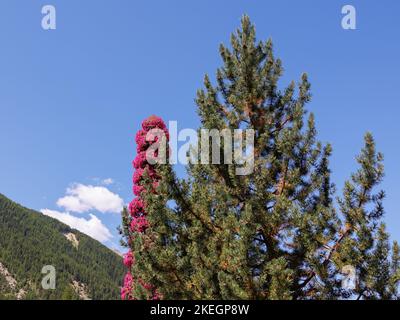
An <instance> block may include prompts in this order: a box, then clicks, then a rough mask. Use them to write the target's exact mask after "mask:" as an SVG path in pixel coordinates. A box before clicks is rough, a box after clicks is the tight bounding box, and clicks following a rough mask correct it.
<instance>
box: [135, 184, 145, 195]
mask: <svg viewBox="0 0 400 320" xmlns="http://www.w3.org/2000/svg"><path fill="white" fill-rule="evenodd" d="M143 191H144V187H143V186H138V185H134V186H133V194H134V195H135V196H140V195H141V194H142V192H143Z"/></svg>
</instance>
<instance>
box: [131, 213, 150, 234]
mask: <svg viewBox="0 0 400 320" xmlns="http://www.w3.org/2000/svg"><path fill="white" fill-rule="evenodd" d="M148 227H149V222H148V221H147V219H146V217H145V216H141V217H133V219H132V221H131V231H132V232H144V231H146V229H147V228H148Z"/></svg>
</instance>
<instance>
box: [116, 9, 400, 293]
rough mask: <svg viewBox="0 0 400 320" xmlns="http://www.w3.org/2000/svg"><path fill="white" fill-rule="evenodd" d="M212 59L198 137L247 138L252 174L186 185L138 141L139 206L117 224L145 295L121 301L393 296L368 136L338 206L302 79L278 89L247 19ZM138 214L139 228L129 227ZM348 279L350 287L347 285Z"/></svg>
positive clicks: (204, 169)
mask: <svg viewBox="0 0 400 320" xmlns="http://www.w3.org/2000/svg"><path fill="white" fill-rule="evenodd" d="M220 54H221V58H222V62H223V64H222V67H220V68H219V69H218V70H217V72H216V84H215V85H214V84H212V81H211V80H210V78H209V77H208V76H206V77H205V79H204V87H205V88H204V89H202V90H199V91H198V93H197V98H196V103H197V106H198V114H199V116H200V120H201V128H202V129H210V130H211V129H217V130H220V131H221V130H224V129H229V130H234V129H238V128H241V129H252V130H254V132H255V136H254V148H253V150H252V151H253V152H254V170H253V172H252V173H251V174H248V175H237V174H236V170H235V169H236V168H237V167H238V166H239V164H234V163H231V164H189V165H188V167H187V178H186V179H178V178H177V177H176V176H175V174H174V172H173V170H172V168H171V166H170V165H168V164H165V163H164V164H157V165H154V166H150V167H149V166H148V165H147V164H146V160H145V159H144V158H143V156H144V155H143V154H142V153H141V152H143V150H144V149H142V148H143V146H144V144H143V143H142V140H141V137H142V133H143V132H142V133H139V138H138V139H137V142H138V155H137V158H136V160H135V163H134V164H135V168H136V173H137V172H139V173H137V174H135V176H137V175H138V176H139V178H137V179H135V183H136V189H135V193H136V194H137V195H138V196H139V197H140V198H139V199H138V200H134V202H132V204H131V206H130V208H129V212H130V214H129V212H128V210H125V211H124V213H123V225H124V231H125V232H124V233H125V236H126V238H127V239H128V241H127V244H128V245H129V246H130V247H131V248H132V253H129V256H128V257H127V258H126V261H129V263H126V264H127V265H128V266H129V267H130V268H131V274H132V276H133V277H135V279H140V282H142V283H147V284H149V285H148V286H149V287H148V288H151V290H147V289H146V288H145V287H146V286H143V285H141V286H135V288H134V289H133V290H128V291H127V292H128V293H127V295H129V296H132V297H135V298H147V299H148V298H152V297H153V296H154V291H153V288H157V297H160V296H161V297H163V298H166V299H338V298H348V297H353V298H357V299H394V298H398V297H399V296H398V289H397V287H398V281H399V263H400V256H399V248H398V245H397V244H396V243H395V244H393V245H391V244H390V243H389V240H388V235H387V233H386V231H385V226H384V225H383V224H382V222H381V218H382V215H383V213H384V210H383V205H382V201H383V199H384V192H383V191H376V189H377V187H378V185H379V183H380V182H381V180H382V177H383V165H382V160H383V159H382V155H381V154H380V153H379V152H377V151H376V149H375V142H374V140H373V137H372V135H371V134H369V133H368V134H366V136H365V146H364V148H363V149H362V151H361V153H360V155H359V156H358V157H357V162H358V165H359V169H358V171H357V172H355V173H354V174H353V175H352V176H351V179H350V180H349V181H348V182H346V184H345V186H344V190H343V195H342V196H341V197H340V198H339V199H338V201H337V202H336V201H335V200H334V196H335V195H334V185H333V183H332V182H331V179H330V174H331V172H330V169H329V157H330V155H331V151H332V150H331V146H330V145H329V144H327V145H323V144H322V143H320V142H319V141H318V140H317V138H316V129H315V125H314V116H313V114H308V113H307V111H306V109H305V106H306V104H307V103H308V102H309V101H310V99H311V94H310V83H309V82H308V79H307V75H306V74H303V75H302V77H301V80H300V81H299V82H298V83H297V84H296V83H295V82H291V83H290V84H289V85H288V87H286V88H283V89H280V88H278V80H279V78H280V77H281V76H282V65H281V61H280V60H279V59H277V58H275V56H274V54H273V48H272V42H271V41H266V42H261V41H257V40H256V36H255V28H254V26H253V25H252V24H251V22H250V20H249V18H248V17H247V16H244V17H243V19H242V25H241V28H239V29H238V30H237V31H236V32H235V33H234V34H233V35H232V37H231V47H230V48H228V47H225V46H224V45H221V47H220ZM153 120H154V118H153ZM153 120H152V121H153ZM152 121H150V122H147V123H151V126H153V122H152ZM156 122H157V123H158V124H157V126H159V128H160V129H162V130H165V132H167V131H166V128H165V125H164V124H163V123H162V122H161V120H157V121H156ZM143 129H144V130H145V126H144V128H143ZM219 147H220V148H221V155H222V154H223V147H224V146H223V143H221V144H220V145H219ZM210 148H211V146H210ZM210 152H211V151H210ZM155 177H156V178H155ZM154 179H156V181H157V183H156V185H154ZM138 190H146V191H145V192H142V191H138ZM144 204H145V205H144ZM138 207H140V208H141V209H140V210H139V211H141V212H142V213H143V211H145V215H144V217H145V218H143V220H140V219H142V217H143V216H142V215H140V216H139V217H136V218H135V217H134V218H133V219H136V220H132V215H133V216H135V213H136V212H137V209H136V208H138ZM144 207H145V209H144V210H143V208H144ZM139 220H140V221H139ZM133 221H137V222H136V223H135V222H133ZM131 255H132V256H131ZM132 261H135V263H134V264H132ZM348 270H353V271H352V272H353V273H354V274H353V275H355V277H354V279H352V285H350V286H346V285H343V283H344V282H343V281H344V280H345V278H346V276H348V275H346V274H347V273H348V272H349V271H348ZM132 276H129V279H128V281H127V282H128V287H129V286H131V282H132ZM138 287H139V288H138ZM143 288H144V289H143Z"/></svg>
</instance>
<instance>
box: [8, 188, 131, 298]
mask: <svg viewBox="0 0 400 320" xmlns="http://www.w3.org/2000/svg"><path fill="white" fill-rule="evenodd" d="M46 265H51V266H54V267H55V270H56V288H55V289H54V290H51V289H50V290H45V289H43V288H42V284H41V283H42V279H43V277H45V276H46V274H42V268H43V267H44V266H46ZM123 274H124V268H123V265H122V258H121V257H120V256H118V255H117V254H116V253H115V252H113V251H112V250H110V249H109V248H107V247H105V246H104V245H102V244H101V243H99V242H98V241H96V240H94V239H92V238H90V237H88V236H86V235H85V234H82V233H80V232H79V231H77V230H73V229H71V228H70V227H68V226H67V225H65V224H63V223H61V222H59V221H57V220H55V219H53V218H50V217H47V216H44V215H43V214H41V213H40V212H36V211H34V210H30V209H27V208H24V207H22V206H20V205H18V204H17V203H15V202H13V201H11V200H9V199H8V198H6V197H5V196H3V195H1V194H0V299H16V298H19V299H78V298H81V299H85V298H90V299H118V298H119V292H120V288H119V287H120V284H121V279H122V278H123Z"/></svg>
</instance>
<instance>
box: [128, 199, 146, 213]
mask: <svg viewBox="0 0 400 320" xmlns="http://www.w3.org/2000/svg"><path fill="white" fill-rule="evenodd" d="M143 211H144V202H143V200H142V199H141V198H139V197H136V198H135V199H133V200H132V201H131V203H129V212H130V213H131V215H133V216H134V215H137V214H140V213H143Z"/></svg>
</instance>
